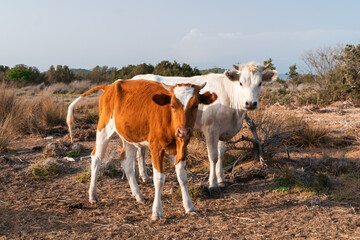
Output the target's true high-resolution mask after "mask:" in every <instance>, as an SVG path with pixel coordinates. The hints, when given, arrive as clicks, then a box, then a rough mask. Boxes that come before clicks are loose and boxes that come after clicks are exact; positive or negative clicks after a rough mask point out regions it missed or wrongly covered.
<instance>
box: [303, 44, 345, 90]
mask: <svg viewBox="0 0 360 240" xmlns="http://www.w3.org/2000/svg"><path fill="white" fill-rule="evenodd" d="M342 52H343V49H342V46H341V45H338V46H336V47H331V46H328V47H323V48H318V49H316V50H315V51H313V50H308V51H306V52H305V53H304V54H303V55H302V57H301V59H302V61H303V62H304V63H305V71H307V72H308V73H311V74H312V75H315V76H316V77H315V78H314V82H315V83H317V84H318V85H319V86H320V87H321V88H323V87H324V86H325V85H328V84H329V81H330V79H329V78H327V77H328V76H329V75H328V74H331V73H333V72H334V69H335V67H336V66H337V65H338V62H339V61H338V59H339V56H340V55H341V54H342Z"/></svg>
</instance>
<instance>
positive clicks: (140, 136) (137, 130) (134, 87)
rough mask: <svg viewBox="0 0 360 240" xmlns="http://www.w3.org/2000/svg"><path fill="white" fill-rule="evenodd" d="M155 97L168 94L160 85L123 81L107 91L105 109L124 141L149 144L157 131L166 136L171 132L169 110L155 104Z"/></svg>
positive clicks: (139, 81) (104, 95)
mask: <svg viewBox="0 0 360 240" xmlns="http://www.w3.org/2000/svg"><path fill="white" fill-rule="evenodd" d="M155 94H168V92H167V91H166V90H165V89H164V87H163V86H162V85H161V84H160V83H157V82H151V81H146V80H137V81H129V80H121V81H118V82H115V83H114V84H112V89H109V90H108V89H107V91H105V92H104V93H103V94H102V96H101V99H100V101H103V103H105V104H102V105H103V109H106V111H107V112H108V114H109V115H110V118H111V117H113V118H114V119H113V120H114V121H115V127H116V131H117V132H118V133H119V134H120V135H121V136H122V137H123V138H124V139H125V140H127V141H129V142H143V141H148V138H149V135H151V134H154V131H158V130H159V131H160V133H161V134H165V135H166V134H168V133H169V132H170V131H169V129H168V128H169V127H170V125H171V113H170V110H169V108H168V107H167V106H159V105H157V104H156V103H155V102H154V101H153V100H152V98H153V96H154V95H155ZM159 137H161V136H159Z"/></svg>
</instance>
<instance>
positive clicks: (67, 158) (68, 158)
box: [63, 157, 75, 162]
mask: <svg viewBox="0 0 360 240" xmlns="http://www.w3.org/2000/svg"><path fill="white" fill-rule="evenodd" d="M63 159H65V160H67V161H69V162H75V159H73V158H71V157H64V158H63Z"/></svg>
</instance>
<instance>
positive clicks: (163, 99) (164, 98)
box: [152, 93, 171, 106]
mask: <svg viewBox="0 0 360 240" xmlns="http://www.w3.org/2000/svg"><path fill="white" fill-rule="evenodd" d="M152 100H153V101H154V102H155V103H156V104H158V105H160V106H164V105H166V104H169V103H170V100H171V97H170V96H169V95H166V94H163V93H162V94H155V95H154V96H153V97H152Z"/></svg>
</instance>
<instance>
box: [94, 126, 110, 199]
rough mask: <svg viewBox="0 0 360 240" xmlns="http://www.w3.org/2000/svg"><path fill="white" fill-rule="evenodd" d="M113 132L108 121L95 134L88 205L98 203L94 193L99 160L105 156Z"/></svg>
mask: <svg viewBox="0 0 360 240" xmlns="http://www.w3.org/2000/svg"><path fill="white" fill-rule="evenodd" d="M114 131H115V130H114V124H113V122H111V121H110V122H109V123H108V125H107V126H106V127H105V128H103V129H102V130H101V131H97V132H96V144H95V148H94V150H93V151H92V153H91V181H90V187H89V202H90V203H95V202H97V201H98V197H97V193H96V180H97V176H98V173H99V168H100V164H101V160H102V159H103V157H104V155H105V151H106V147H107V145H108V142H109V139H110V137H111V136H112V135H113V133H114Z"/></svg>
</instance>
